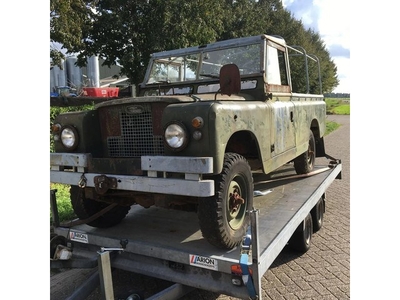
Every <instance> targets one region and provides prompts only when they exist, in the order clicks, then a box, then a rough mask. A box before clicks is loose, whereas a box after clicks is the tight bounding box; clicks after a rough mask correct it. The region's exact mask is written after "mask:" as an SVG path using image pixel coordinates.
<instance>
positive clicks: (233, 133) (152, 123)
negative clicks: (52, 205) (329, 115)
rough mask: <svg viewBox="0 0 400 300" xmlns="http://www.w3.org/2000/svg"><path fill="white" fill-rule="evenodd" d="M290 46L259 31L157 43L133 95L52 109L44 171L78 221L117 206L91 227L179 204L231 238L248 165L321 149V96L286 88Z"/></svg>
mask: <svg viewBox="0 0 400 300" xmlns="http://www.w3.org/2000/svg"><path fill="white" fill-rule="evenodd" d="M289 50H291V51H292V50H295V49H293V48H290V47H288V46H287V45H286V43H285V41H284V40H283V39H281V38H276V37H272V36H268V35H260V36H253V37H247V38H238V39H234V40H227V41H221V42H216V43H213V44H208V45H203V46H198V47H191V48H185V49H178V50H171V51H165V52H160V53H155V54H154V55H152V57H151V59H150V63H149V67H148V69H147V72H146V75H145V78H144V81H143V83H142V84H141V85H140V88H139V95H138V97H133V98H121V99H115V100H109V101H105V102H102V103H100V104H98V105H96V106H95V109H94V110H92V111H85V112H73V113H66V114H62V115H59V116H58V117H57V118H56V120H55V122H54V125H53V134H54V137H55V153H51V181H52V182H59V183H65V184H70V185H71V201H72V204H73V207H74V210H75V212H76V213H77V215H78V216H79V217H80V218H81V219H85V218H88V217H90V216H91V215H93V214H94V213H97V212H99V211H100V210H102V209H103V208H105V207H106V206H107V205H109V204H117V206H115V207H113V208H112V209H111V210H109V211H108V212H106V213H104V214H103V215H102V216H101V217H99V218H98V219H96V220H95V221H92V222H90V223H89V225H92V226H96V227H108V226H112V225H114V224H116V223H119V222H120V221H121V220H122V219H123V218H124V217H125V215H126V214H127V213H128V211H129V207H130V206H131V205H133V204H139V205H142V206H144V207H149V206H152V205H157V206H161V207H166V208H177V207H186V206H188V205H189V206H191V207H192V208H193V209H194V210H195V211H197V213H198V217H199V222H200V229H201V230H202V233H203V236H204V237H205V238H206V239H207V240H208V241H209V242H210V243H212V244H214V245H215V246H217V247H222V248H232V247H234V246H236V245H238V243H240V242H241V240H242V237H243V235H244V234H245V230H246V227H247V225H248V216H247V213H246V211H248V210H249V209H251V208H252V203H253V179H252V172H253V171H255V170H262V171H263V172H264V173H266V174H268V173H270V172H272V171H274V170H276V169H277V168H279V167H280V166H282V165H284V164H286V163H289V162H293V165H294V168H295V169H296V172H297V173H307V172H310V171H311V170H312V168H313V163H314V159H315V157H316V156H323V155H325V150H324V143H323V136H324V133H325V118H326V106H325V102H324V99H323V96H322V95H321V94H319V95H314V94H309V93H295V92H293V91H292V82H291V76H290V64H289ZM305 55H306V54H305ZM133 230H134V229H133Z"/></svg>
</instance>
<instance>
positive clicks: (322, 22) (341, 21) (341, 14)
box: [282, 0, 350, 93]
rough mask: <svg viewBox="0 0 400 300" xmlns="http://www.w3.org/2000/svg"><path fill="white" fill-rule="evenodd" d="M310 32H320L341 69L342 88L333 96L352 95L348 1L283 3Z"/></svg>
mask: <svg viewBox="0 0 400 300" xmlns="http://www.w3.org/2000/svg"><path fill="white" fill-rule="evenodd" d="M282 3H283V6H284V7H285V8H286V9H287V10H288V11H290V12H291V13H292V14H293V16H294V17H295V18H296V19H298V20H301V21H302V22H303V24H304V26H305V27H306V28H311V29H313V30H314V31H315V32H318V33H319V35H320V36H321V38H322V40H323V41H324V42H325V46H326V48H327V50H328V51H329V53H330V56H331V58H332V59H333V61H334V62H335V64H336V66H337V75H338V79H339V81H340V82H339V85H338V86H337V87H336V88H335V90H334V91H333V92H337V93H350V9H349V8H348V4H349V2H348V1H346V0H282Z"/></svg>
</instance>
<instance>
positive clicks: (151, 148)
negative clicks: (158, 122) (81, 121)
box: [106, 104, 164, 157]
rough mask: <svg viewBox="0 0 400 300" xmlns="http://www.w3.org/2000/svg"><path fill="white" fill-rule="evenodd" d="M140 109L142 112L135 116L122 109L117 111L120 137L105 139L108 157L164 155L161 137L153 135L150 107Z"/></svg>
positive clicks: (145, 106)
mask: <svg viewBox="0 0 400 300" xmlns="http://www.w3.org/2000/svg"><path fill="white" fill-rule="evenodd" d="M141 108H143V110H142V112H140V113H136V114H129V113H127V112H125V111H124V109H121V110H119V111H118V113H117V114H118V117H117V119H119V126H118V127H119V128H120V135H118V136H108V137H107V138H106V140H107V148H108V155H109V156H110V157H140V156H142V155H163V154H164V144H163V138H162V136H161V135H154V133H153V132H154V130H153V117H152V111H151V106H150V104H146V105H141ZM114 120H115V119H114ZM115 121H117V120H115Z"/></svg>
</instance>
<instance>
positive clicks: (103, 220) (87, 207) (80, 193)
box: [70, 185, 130, 228]
mask: <svg viewBox="0 0 400 300" xmlns="http://www.w3.org/2000/svg"><path fill="white" fill-rule="evenodd" d="M70 196H71V204H72V208H73V209H74V212H75V214H76V215H77V217H78V218H79V219H81V220H84V219H87V218H89V217H91V216H93V215H94V214H96V213H98V212H99V211H101V210H102V209H104V208H106V207H107V206H108V205H110V204H109V203H104V202H99V201H96V200H93V199H90V198H86V197H85V193H84V190H83V189H81V188H80V187H78V186H75V185H73V186H71V189H70ZM129 210H130V206H115V207H114V208H112V209H111V210H109V211H107V212H106V213H105V214H103V215H101V216H100V217H98V218H97V219H95V220H93V221H91V222H89V223H87V225H89V226H92V227H98V228H108V227H112V226H114V225H117V224H118V223H120V222H121V221H122V220H123V219H124V218H125V217H126V215H127V214H128V212H129Z"/></svg>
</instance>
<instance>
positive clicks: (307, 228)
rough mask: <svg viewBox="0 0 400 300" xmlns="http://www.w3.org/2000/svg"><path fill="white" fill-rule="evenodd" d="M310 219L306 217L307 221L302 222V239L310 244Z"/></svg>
mask: <svg viewBox="0 0 400 300" xmlns="http://www.w3.org/2000/svg"><path fill="white" fill-rule="evenodd" d="M310 222H311V220H310V219H307V221H305V222H304V226H305V228H304V241H305V243H306V245H309V244H310V241H311V234H312V233H311V224H310Z"/></svg>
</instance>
